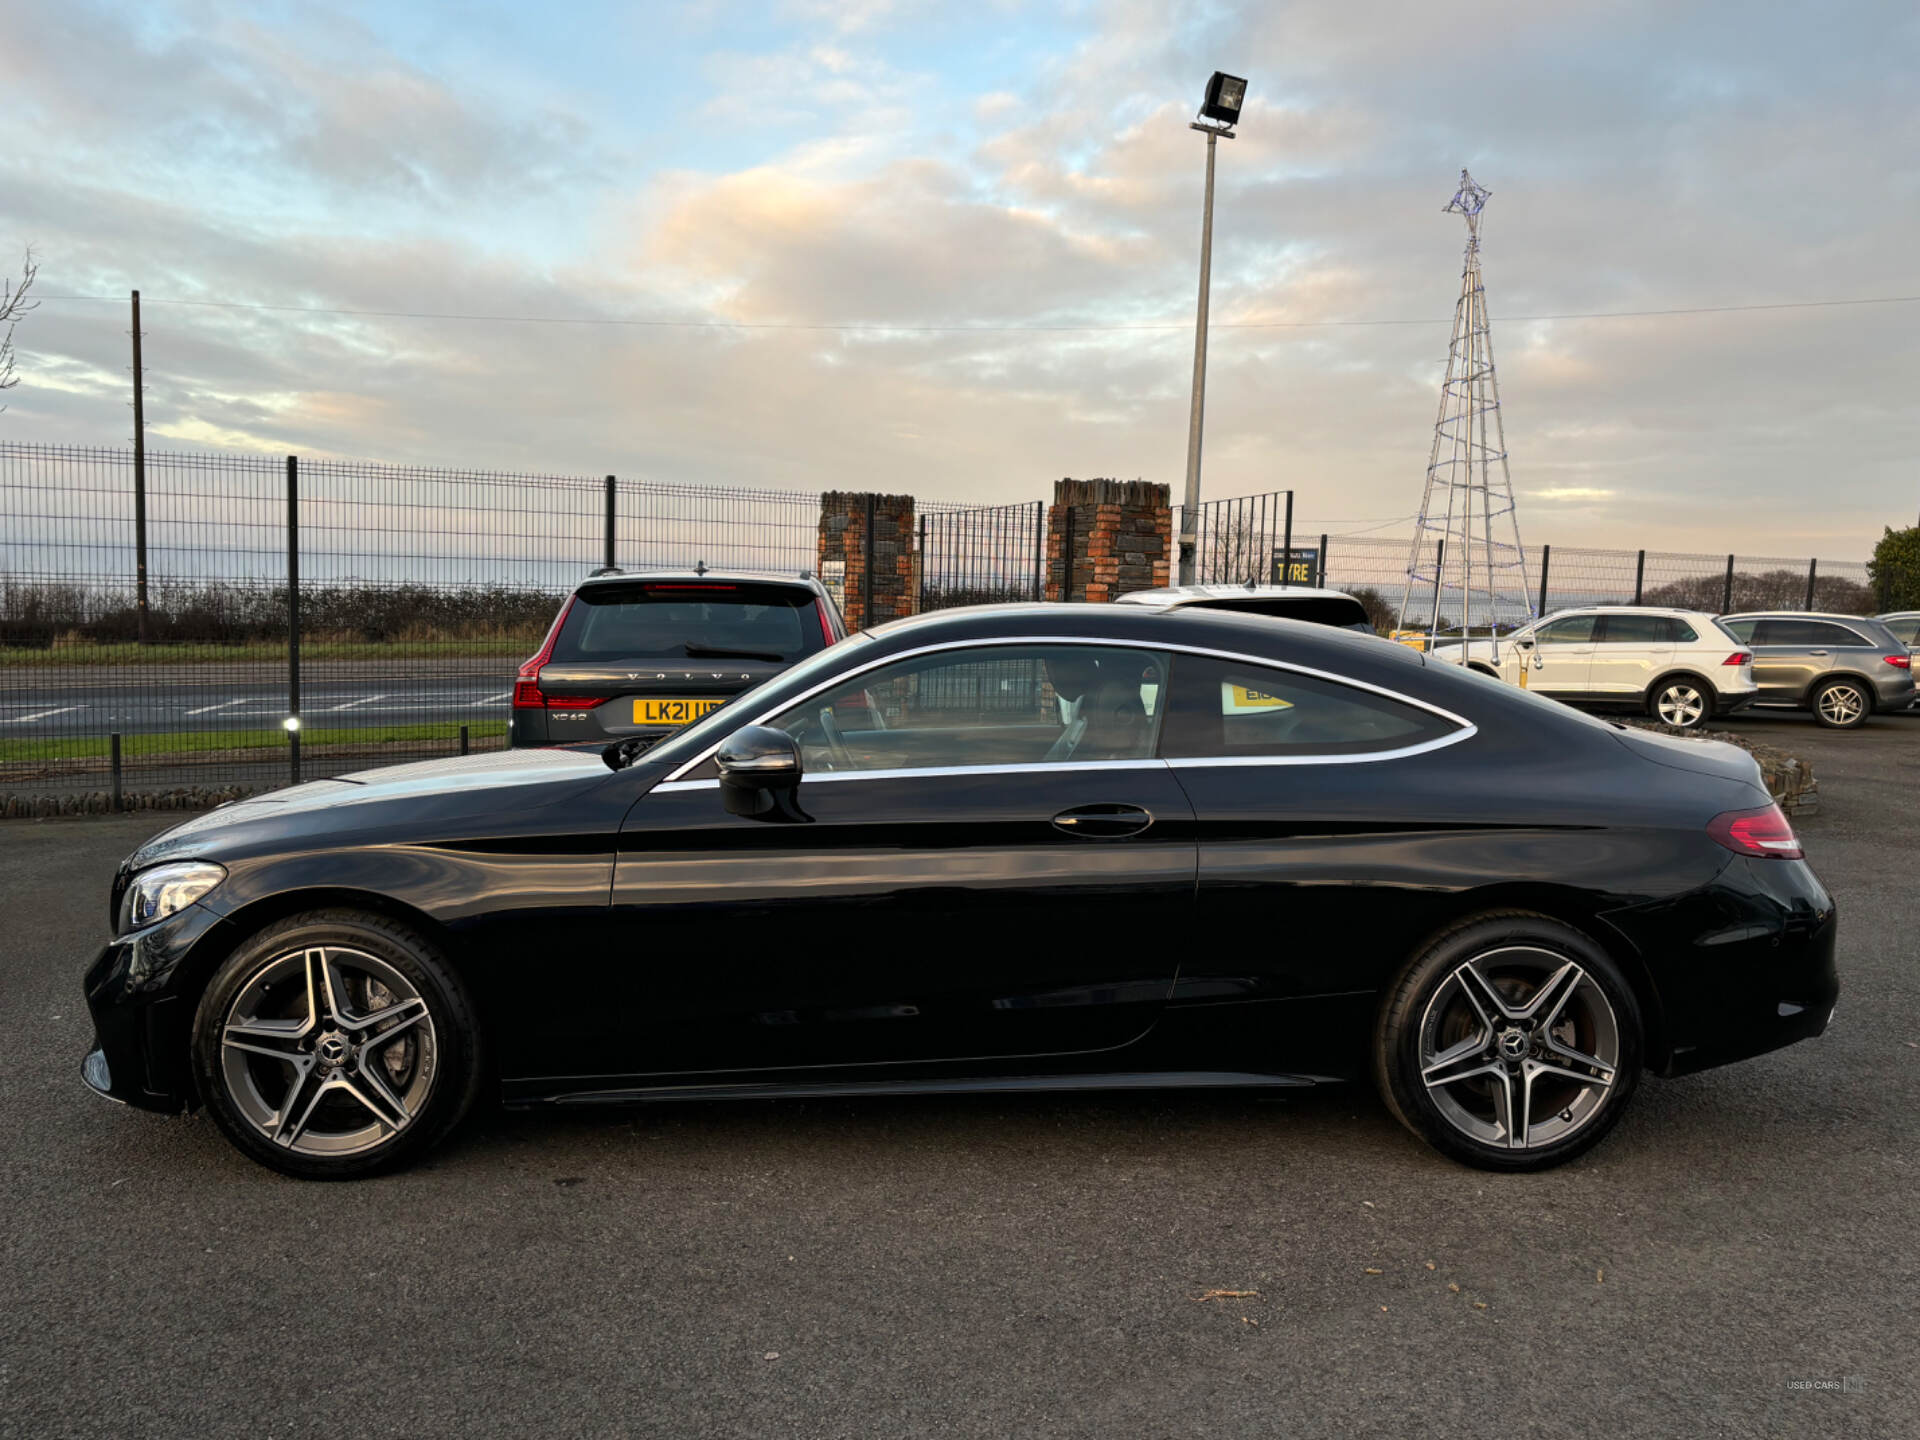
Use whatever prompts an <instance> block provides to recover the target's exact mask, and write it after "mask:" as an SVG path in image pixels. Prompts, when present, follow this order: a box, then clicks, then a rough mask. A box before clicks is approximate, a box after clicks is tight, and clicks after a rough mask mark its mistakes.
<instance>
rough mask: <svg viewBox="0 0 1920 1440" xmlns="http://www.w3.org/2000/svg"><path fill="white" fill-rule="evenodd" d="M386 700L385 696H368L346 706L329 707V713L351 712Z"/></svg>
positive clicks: (347, 703)
mask: <svg viewBox="0 0 1920 1440" xmlns="http://www.w3.org/2000/svg"><path fill="white" fill-rule="evenodd" d="M386 698H387V697H386V696H385V695H366V696H363V697H361V698H360V699H358V700H349V701H347V702H346V704H344V705H333V706H330V707H328V713H329V714H331V713H332V712H333V711H334V710H351V709H353V707H354V706H356V705H371V704H372V703H373V702H374V701H376V700H384V699H386Z"/></svg>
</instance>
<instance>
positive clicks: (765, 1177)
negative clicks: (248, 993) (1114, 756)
mask: <svg viewBox="0 0 1920 1440" xmlns="http://www.w3.org/2000/svg"><path fill="white" fill-rule="evenodd" d="M1742 728H1744V729H1749V730H1752V731H1755V732H1759V731H1764V732H1766V733H1767V738H1769V739H1773V740H1776V741H1781V742H1785V743H1788V744H1790V745H1793V746H1795V747H1796V748H1798V749H1799V750H1800V752H1801V753H1803V754H1805V755H1806V756H1807V757H1808V758H1810V759H1811V760H1812V762H1813V763H1814V765H1815V766H1816V768H1817V770H1818V773H1819V775H1820V782H1821V794H1822V805H1821V810H1820V813H1819V814H1817V815H1815V816H1813V817H1811V818H1809V819H1807V820H1806V821H1804V822H1803V823H1802V825H1801V829H1802V832H1803V834H1804V837H1805V840H1806V843H1807V847H1808V850H1809V853H1810V855H1811V857H1812V860H1813V862H1814V864H1815V865H1816V867H1817V868H1818V869H1819V870H1820V872H1821V874H1822V875H1823V876H1824V877H1825V879H1826V880H1827V882H1828V884H1829V885H1830V886H1831V887H1832V889H1833V890H1834V891H1835V893H1836V895H1837V896H1838V898H1839V902H1840V906H1841V913H1842V916H1843V922H1842V937H1843V942H1842V943H1843V955H1842V974H1843V983H1844V986H1845V992H1844V994H1843V996H1842V1000H1841V1008H1840V1014H1839V1018H1838V1020H1837V1022H1836V1024H1835V1026H1834V1028H1833V1029H1832V1030H1831V1031H1830V1032H1829V1034H1828V1035H1826V1036H1825V1037H1823V1038H1822V1039H1820V1040H1818V1041H1814V1042H1811V1043H1808V1044H1804V1045H1800V1046H1796V1047H1793V1048H1791V1049H1788V1050H1785V1051H1781V1052H1779V1053H1776V1054H1773V1055H1769V1056H1764V1057H1761V1058H1759V1059H1756V1060H1752V1061H1748V1062H1746V1063H1744V1064H1741V1065H1738V1066H1734V1067H1731V1068H1728V1069H1724V1070H1719V1071H1714V1072H1710V1073H1708V1074H1704V1075H1699V1076H1694V1077H1690V1078H1687V1079H1684V1080H1679V1081H1673V1082H1650V1083H1649V1084H1648V1085H1646V1086H1644V1087H1643V1088H1642V1091H1641V1093H1640V1095H1639V1097H1638V1098H1637V1099H1636V1101H1635V1107H1634V1109H1633V1111H1632V1112H1631V1113H1630V1114H1629V1115H1628V1117H1627V1119H1626V1120H1625V1122H1624V1124H1623V1125H1622V1126H1621V1128H1620V1130H1619V1131H1618V1132H1616V1134H1615V1135H1614V1136H1613V1137H1611V1138H1610V1139H1609V1140H1608V1142H1607V1143H1606V1144H1605V1145H1603V1146H1602V1147H1601V1148H1600V1149H1599V1150H1597V1151H1596V1152H1594V1153H1593V1154H1591V1155H1590V1156H1588V1157H1586V1158H1585V1159H1583V1160H1582V1161H1580V1162H1578V1163H1577V1164H1575V1165H1574V1166H1572V1167H1569V1168H1566V1169H1562V1170H1559V1171H1556V1172H1553V1173H1550V1174H1547V1175H1542V1176H1535V1177H1503V1176H1495V1175H1488V1174H1483V1173H1480V1172H1477V1171H1472V1170H1466V1169H1463V1168H1459V1167H1456V1166H1453V1165H1451V1164H1449V1163H1447V1162H1445V1161H1443V1160H1441V1159H1439V1158H1438V1157H1436V1156H1435V1155H1433V1154H1432V1153H1430V1152H1429V1151H1427V1150H1426V1149H1425V1148H1423V1147H1422V1146H1421V1145H1420V1144H1418V1143H1417V1142H1416V1141H1414V1140H1413V1139H1412V1138H1411V1137H1409V1136H1408V1135H1407V1134H1405V1133H1404V1132H1402V1131H1401V1130H1400V1129H1399V1127H1398V1126H1396V1125H1395V1124H1394V1122H1393V1121H1392V1120H1391V1119H1390V1118H1389V1117H1388V1116H1387V1115H1386V1114H1385V1112H1384V1111H1383V1110H1382V1108H1381V1107H1380V1105H1379V1104H1378V1103H1377V1102H1376V1101H1375V1100H1374V1098H1373V1097H1372V1096H1371V1094H1369V1093H1368V1092H1366V1091H1365V1090H1353V1091H1346V1092H1335V1091H1328V1092H1322V1093H1315V1094H1311V1095H1307V1096H1305V1097H1302V1098H1295V1099H1286V1100H1273V1099H1265V1098H1257V1097H1251V1096H1244V1095H1219V1096H1206V1095H1194V1094H1187V1095H1181V1096H1175V1097H1152V1096H1129V1097H1102V1098H1084V1099H1083V1098H1061V1097H1053V1098H1038V1097H1027V1098H1007V1097H997V1098H977V1099H944V1100H919V1101H913V1102H906V1101H900V1100H874V1101H864V1102H862V1101H833V1102H817V1103H805V1104H801V1103H771V1104H763V1105H747V1104H711V1105H699V1106H688V1107H685V1108H679V1109H666V1108H662V1109H655V1110H647V1111H635V1112H631V1113H599V1114H576V1115H570V1116H561V1117H546V1116H541V1117H501V1116H497V1115H496V1116H490V1117H487V1118H485V1119H484V1120H483V1121H482V1122H481V1123H480V1124H478V1125H477V1126H475V1127H474V1128H473V1129H472V1130H471V1131H470V1132H469V1133H467V1134H465V1135H463V1136H462V1137H459V1138H457V1139H456V1141H455V1142H454V1143H452V1144H450V1145H448V1146H446V1147H444V1148H443V1149H442V1150H440V1151H438V1152H436V1154H435V1155H434V1156H433V1157H432V1158H431V1159H430V1161H429V1162H428V1163H426V1164H425V1165H423V1166H422V1167H420V1168H418V1169H416V1170H414V1171H411V1172H409V1173H407V1174H403V1175H398V1176H393V1177H390V1178H386V1179H382V1180H377V1181H372V1182H366V1183H361V1184H351V1185H334V1186H315V1185H303V1184H300V1183H298V1182H293V1181H288V1180H283V1179H280V1178H278V1177H276V1176H274V1175H271V1174H269V1173H268V1172H266V1171H264V1170H261V1169H259V1168H257V1167H255V1166H253V1165H251V1164H249V1163H248V1162H246V1161H244V1160H242V1159H241V1158H240V1157H239V1156H238V1155H237V1154H235V1153H234V1152H232V1151H231V1150H230V1149H229V1148H228V1147H227V1146H226V1145H225V1143H224V1142H223V1141H221V1140H220V1138H219V1137H218V1135H217V1134H216V1133H215V1131H214V1129H213V1127H212V1126H211V1124H209V1123H208V1122H207V1121H205V1120H204V1119H202V1118H198V1117H191V1118H185V1119H173V1120H169V1119H165V1118H161V1117H157V1116H151V1115H144V1114H139V1113H135V1112H132V1111H128V1110H123V1109H119V1108H116V1107H114V1106H111V1105H108V1104H106V1103H104V1102H102V1101H100V1100H98V1099H96V1098H95V1097H93V1096H91V1095H89V1094H88V1093H87V1092H85V1091H84V1090H83V1089H82V1088H81V1086H80V1083H79V1080H78V1078H77V1075H76V1073H75V1072H76V1067H77V1065H78V1062H79V1058H80V1055H81V1053H82V1052H83V1050H84V1049H85V1048H86V1043H87V1036H88V1025H87V1021H86V1019H85V1016H84V1013H83V1011H82V1007H81V1003H80V996H79V991H78V980H79V975H80V971H81V968H82V966H83V963H84V960H85V957H86V955H87V954H88V952H89V949H90V947H91V946H93V945H94V944H96V943H97V942H98V940H99V939H100V938H101V933H102V927H103V920H104V916H103V911H104V895H105V887H106V884H107V880H108V877H109V875H110V873H111V870H112V867H113V865H114V863H115V862H116V861H117V860H118V859H119V857H120V856H121V855H122V854H124V853H125V852H126V851H127V850H128V849H129V848H130V847H131V846H132V845H133V844H134V843H135V842H136V841H137V840H138V839H140V838H141V837H142V836H143V835H145V834H148V833H150V832H151V831H153V830H154V829H156V828H158V821H157V820H156V818H155V817H138V818H124V817H116V818H112V819H94V820H60V821H39V822H31V821H28V822H13V823H9V824H7V825H4V826H0V906H4V913H5V914H6V916H7V924H6V925H5V927H4V928H0V1086H4V1093H5V1095H6V1096H7V1099H8V1104H7V1105H6V1106H5V1107H3V1108H0V1185H3V1186H4V1204H5V1211H4V1213H5V1216H6V1224H5V1226H4V1227H0V1245H3V1246H4V1264H0V1433H4V1434H7V1435H20V1436H29V1435H30V1436H34V1437H40V1436H65V1435H75V1436H78V1435H99V1434H115V1435H156V1436H159V1435H166V1436H172V1435H181V1434H197V1435H209V1436H224V1435H236V1436H237V1435H249V1436H252V1435H265V1434H297V1435H316V1436H320V1435H355V1436H357V1435H363V1434H372V1433H386V1434H404V1435H410V1436H411V1435H451V1434H461V1435H472V1434H491V1433H502V1434H514V1435H521V1434H538V1435H549V1434H551V1435H581V1434H596V1435H626V1434H640V1433H651V1434H660V1435H669V1436H674V1437H694V1436H736V1435H737V1436H754V1437H762V1436H809V1437H811V1436H888V1437H892V1436H914V1435H925V1436H994V1437H1003V1436H1010V1435H1022V1436H1024V1435H1037V1436H1039V1435H1043V1436H1088V1437H1100V1440H1113V1437H1134V1436H1142V1437H1148V1436H1170V1437H1171V1436H1189V1435H1207V1436H1231V1437H1238V1436H1279V1435H1287V1436H1320V1435H1374V1434H1387V1435H1438V1434H1448V1433H1457V1434H1474V1435H1483V1434H1493V1435H1503V1436H1506V1435H1511V1436H1522V1435H1555V1436H1588V1435H1592V1436H1605V1437H1608V1440H1620V1437H1623V1436H1641V1435H1648V1436H1653V1435H1687V1436H1696V1435H1697V1436H1707V1435H1711V1436H1781V1435H1793V1436H1810V1435H1811V1436H1818V1435H1834V1436H1847V1437H1879V1436H1889V1437H1890V1436H1896V1435H1910V1434H1911V1433H1912V1427H1913V1416H1914V1415H1915V1413H1916V1409H1917V1407H1920V1318H1917V1316H1916V1302H1915V1299H1914V1297H1915V1295H1916V1294H1917V1293H1920V1247H1916V1245H1915V1241H1914V1236H1915V1232H1916V1221H1920V1200H1917V1199H1916V1194H1917V1193H1920V1184H1917V1183H1916V1182H1917V1181H1920V1173H1916V1171H1917V1169H1920V1159H1917V1157H1920V1049H1916V1048H1915V1047H1916V1045H1920V1018H1916V1017H1920V887H1916V886H1915V884H1914V865H1913V859H1912V857H1913V854H1914V853H1915V851H1916V849H1920V805H1916V804H1915V803H1914V802H1915V797H1916V795H1920V726H1916V725H1908V724H1881V725H1876V726H1872V727H1869V729H1868V730H1866V731H1864V732H1861V733H1859V734H1856V735H1842V736H1835V735H1831V734H1826V733H1823V732H1819V731H1816V730H1815V729H1814V728H1813V727H1812V726H1811V725H1810V724H1807V723H1805V722H1804V721H1801V720H1798V719H1794V718H1780V719H1771V718H1762V719H1758V720H1754V721H1751V722H1742ZM889 938H892V939H895V940H902V939H904V941H905V942H906V943H913V942H914V941H915V940H916V939H918V938H919V937H872V938H871V939H870V940H869V941H867V942H865V943H881V942H882V941H884V940H886V939H889ZM1090 938H1097V939H1098V943H1113V944H1122V943H1125V937H1123V936H1111V937H1090ZM978 943H993V937H980V939H979V941H978ZM529 966H530V968H529V979H528V991H527V1001H528V1003H529V1004H562V1003H567V1002H568V1000H569V998H570V997H568V996H565V995H563V994H556V993H554V992H553V990H552V989H551V988H550V987H549V986H546V985H545V984H543V983H542V981H541V977H540V973H539V971H538V968H537V957H530V959H529ZM1376 1271H1377V1272H1378V1273H1371V1272H1376ZM1209 1290H1230V1291H1251V1292H1257V1293H1255V1294H1250V1295H1245V1296H1241V1297H1238V1298H1228V1299H1217V1300H1203V1299H1199V1298H1198V1297H1201V1296H1203V1295H1204V1294H1205V1293H1206V1292H1208V1291H1209ZM1847 1377H1857V1378H1858V1380H1859V1382H1860V1384H1861V1386H1862V1389H1861V1390H1859V1391H1858V1392H1854V1393H1842V1392H1840V1391H1836V1390H1825V1389H1794V1388H1790V1387H1792V1386H1793V1385H1794V1384H1795V1382H1803V1381H1812V1382H1827V1381H1832V1382H1835V1383H1836V1384H1839V1383H1841V1382H1843V1381H1844V1380H1845V1379H1846V1378H1847Z"/></svg>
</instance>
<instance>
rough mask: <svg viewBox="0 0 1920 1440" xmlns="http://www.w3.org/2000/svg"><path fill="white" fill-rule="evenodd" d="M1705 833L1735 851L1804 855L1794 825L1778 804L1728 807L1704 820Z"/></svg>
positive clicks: (1796, 857) (1779, 856) (1788, 857)
mask: <svg viewBox="0 0 1920 1440" xmlns="http://www.w3.org/2000/svg"><path fill="white" fill-rule="evenodd" d="M1707 834H1709V835H1711V836H1712V837H1713V838H1714V839H1715V840H1716V841H1718V842H1719V843H1720V844H1722V845H1724V846H1726V847H1727V849H1729V850H1731V851H1733V853H1734V854H1736V855H1757V856H1760V857H1762V858H1765V859H1770V860H1799V859H1803V858H1805V856H1806V853H1807V852H1806V851H1804V850H1802V849H1801V848H1800V842H1799V840H1797V839H1796V838H1795V837H1794V833H1793V826H1791V825H1789V824H1788V823H1787V817H1786V816H1785V815H1782V814H1781V813H1780V807H1779V806H1778V805H1768V806H1765V807H1764V808H1762V809H1759V810H1728V811H1726V812H1725V813H1723V814H1720V815H1716V816H1714V817H1713V819H1712V820H1711V821H1709V822H1708V824H1707Z"/></svg>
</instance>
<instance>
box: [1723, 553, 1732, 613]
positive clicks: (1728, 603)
mask: <svg viewBox="0 0 1920 1440" xmlns="http://www.w3.org/2000/svg"><path fill="white" fill-rule="evenodd" d="M1731 609H1733V556H1731V555H1729V556H1727V588H1726V589H1725V590H1723V591H1722V592H1721V594H1720V613H1721V614H1722V615H1724V614H1726V613H1727V612H1728V611H1729V610H1731Z"/></svg>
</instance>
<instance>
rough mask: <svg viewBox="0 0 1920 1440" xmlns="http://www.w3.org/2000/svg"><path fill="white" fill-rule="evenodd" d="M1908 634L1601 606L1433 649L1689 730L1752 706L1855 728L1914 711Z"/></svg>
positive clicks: (1822, 618) (1512, 678)
mask: <svg viewBox="0 0 1920 1440" xmlns="http://www.w3.org/2000/svg"><path fill="white" fill-rule="evenodd" d="M1889 618H1899V617H1889ZM1906 634H1907V639H1905V640H1902V639H1900V638H1898V632H1896V631H1895V630H1894V629H1893V628H1891V627H1890V626H1889V625H1888V624H1887V623H1886V621H1885V619H1864V618H1862V617H1860V616H1853V615H1817V614H1803V613H1797V612H1765V613H1754V614H1745V615H1719V616H1716V615H1709V614H1707V613H1706V612H1704V611H1695V610H1666V609H1656V608H1651V607H1644V606H1594V607H1591V608H1587V609H1579V610H1565V611H1561V612H1559V613H1557V614H1554V615H1549V616H1546V617H1544V618H1543V619H1540V620H1537V621H1535V622H1534V623H1533V624H1531V625H1527V626H1524V627H1522V628H1521V629H1519V630H1516V631H1515V632H1514V633H1513V634H1511V635H1509V636H1505V637H1502V638H1501V639H1500V640H1499V641H1497V642H1496V641H1494V640H1492V639H1473V640H1471V641H1462V642H1456V643H1452V644H1442V645H1437V646H1435V647H1434V652H1433V653H1434V656H1435V658H1436V659H1441V660H1449V661H1452V662H1454V663H1455V664H1464V665H1466V666H1467V667H1469V668H1470V669H1473V670H1477V671H1479V672H1481V673H1482V674H1486V675H1491V676H1494V677H1496V678H1498V679H1502V680H1505V681H1507V682H1509V683H1510V684H1515V685H1522V686H1525V687H1526V688H1527V689H1530V690H1534V691H1537V692H1539V693H1540V694H1542V695H1550V696H1552V697H1553V698H1554V699H1556V700H1562V701H1566V702H1568V703H1570V704H1575V705H1581V706H1584V707H1587V708H1593V709H1616V710H1620V709H1623V710H1632V711H1638V712H1640V713H1642V714H1646V715H1650V716H1652V717H1653V718H1654V719H1656V720H1660V721H1663V722H1665V723H1666V724H1669V725H1673V726H1676V727H1678V728H1680V729H1683V730H1690V729H1693V728H1695V727H1696V726H1699V725H1702V724H1705V723H1706V722H1707V721H1708V720H1710V719H1712V718H1713V717H1714V716H1716V715H1730V714H1732V713H1734V712H1735V711H1738V710H1742V709H1745V708H1746V707H1747V706H1749V705H1756V706H1770V707H1783V708H1787V709H1795V710H1806V711H1810V712H1811V713H1812V715H1813V717H1814V719H1815V720H1817V721H1818V722H1819V723H1820V724H1822V725H1825V726H1828V727H1831V728H1834V729H1842V730H1846V729H1852V728H1854V727H1855V726H1858V725H1861V724H1864V723H1865V722H1866V720H1867V719H1868V717H1870V716H1872V715H1874V714H1876V713H1882V712H1890V711H1896V710H1905V709H1909V708H1911V707H1912V705H1913V703H1914V684H1913V654H1912V636H1913V630H1912V629H1911V628H1909V629H1908V630H1907V631H1906Z"/></svg>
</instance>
